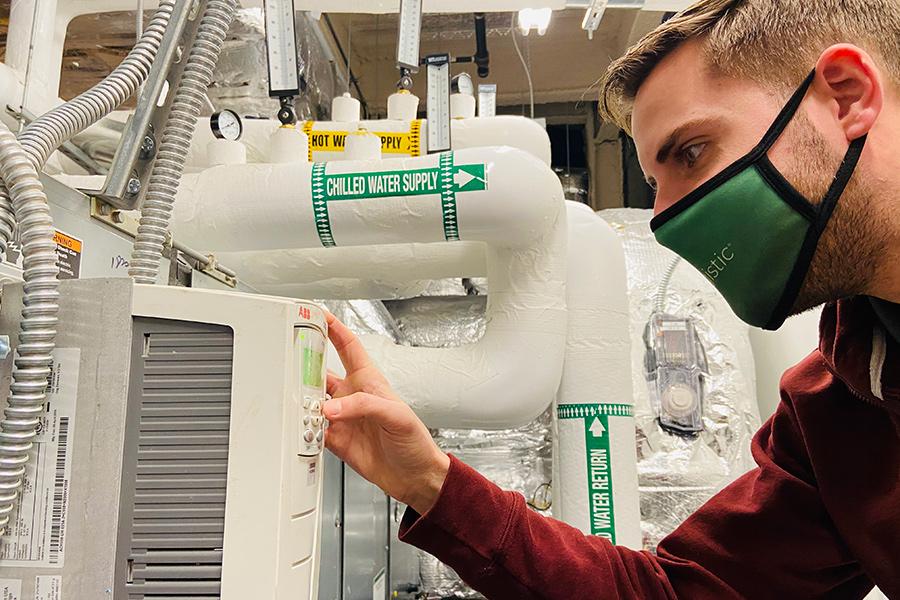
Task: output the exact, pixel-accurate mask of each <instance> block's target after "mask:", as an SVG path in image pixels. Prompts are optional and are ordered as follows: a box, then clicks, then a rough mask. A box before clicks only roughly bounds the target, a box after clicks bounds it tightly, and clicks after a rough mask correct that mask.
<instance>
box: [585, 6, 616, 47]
mask: <svg viewBox="0 0 900 600" xmlns="http://www.w3.org/2000/svg"><path fill="white" fill-rule="evenodd" d="M608 4H609V0H591V5H590V6H588V9H587V12H586V13H584V20H583V21H581V28H582V29H584V30H585V31H587V32H588V39H589V40H592V39H594V32H595V31H597V28H598V27H600V21H601V20H602V19H603V13H604V12H606V7H607V5H608Z"/></svg>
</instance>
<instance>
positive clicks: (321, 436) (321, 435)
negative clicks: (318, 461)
mask: <svg viewBox="0 0 900 600" xmlns="http://www.w3.org/2000/svg"><path fill="white" fill-rule="evenodd" d="M323 439H325V432H324V431H321V430H319V433H317V434H316V441H317V442H319V443H321V442H322V440H323Z"/></svg>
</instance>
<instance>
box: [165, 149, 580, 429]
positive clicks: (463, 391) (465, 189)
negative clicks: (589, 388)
mask: <svg viewBox="0 0 900 600" xmlns="http://www.w3.org/2000/svg"><path fill="white" fill-rule="evenodd" d="M435 173H436V175H435ZM413 174H418V176H417V177H415V178H413V177H412V175H413ZM313 177H315V178H316V182H315V185H313V182H312V181H311V179H312V178H313ZM404 182H406V183H404ZM383 185H388V186H389V187H390V186H394V185H396V186H399V188H395V187H392V188H391V189H394V192H393V193H395V194H401V195H393V196H391V195H386V196H384V197H380V198H379V197H374V198H373V197H372V196H373V193H372V192H375V191H377V190H379V189H382V187H381V186H383ZM416 186H418V188H417V187H416ZM422 186H424V187H426V188H427V190H425V191H426V192H427V193H423V189H422ZM429 186H430V187H429ZM364 188H365V189H364ZM313 191H315V193H316V194H317V198H316V199H315V204H314V198H313ZM353 193H356V194H357V195H358V199H348V198H347V196H348V195H352V194H353ZM182 194H183V195H184V196H185V197H184V198H183V201H181V200H180V201H179V202H178V203H177V204H176V212H175V214H174V215H173V222H172V229H173V232H174V233H175V237H176V238H177V239H179V240H183V241H184V242H186V243H188V244H199V245H202V246H203V247H205V248H208V249H210V250H221V249H224V248H230V249H236V250H241V249H242V250H264V249H278V248H319V247H321V246H322V245H323V244H324V245H329V246H330V245H332V244H334V245H336V246H356V247H357V248H356V249H355V250H356V251H357V253H358V255H359V256H366V255H367V254H370V253H371V252H372V247H373V246H381V245H384V244H400V243H411V242H412V243H416V242H417V243H436V244H437V245H446V241H447V240H448V239H457V238H458V239H459V240H462V241H469V242H482V243H483V244H484V246H485V248H486V249H485V255H486V265H487V274H488V277H489V279H490V282H491V283H490V285H491V293H490V295H489V297H488V307H487V311H488V323H489V324H488V327H487V330H486V332H485V334H484V336H483V337H482V339H481V340H479V341H478V342H476V343H475V344H470V345H466V346H462V347H459V348H449V349H434V348H407V347H400V346H396V345H394V344H393V343H392V341H391V340H388V339H387V338H381V337H378V336H366V337H365V338H364V339H363V341H364V343H365V344H366V346H367V348H368V349H369V350H370V352H371V354H372V357H373V359H374V360H375V361H376V363H377V364H378V365H379V367H380V368H382V369H383V370H384V372H385V374H386V375H387V377H388V379H389V380H390V381H391V382H392V384H393V385H394V386H395V388H396V389H397V391H398V393H399V394H400V395H401V397H403V398H404V399H406V401H407V402H409V404H410V405H411V406H412V407H413V409H415V410H416V411H417V413H418V414H419V415H420V416H421V417H422V419H423V420H424V421H425V423H426V424H428V425H429V426H431V427H475V426H477V427H481V428H507V427H514V426H518V425H521V424H524V423H527V422H528V421H530V420H532V419H534V418H535V417H536V416H537V415H539V414H540V413H541V412H542V411H543V410H544V409H546V407H547V404H548V401H549V400H550V399H552V398H553V396H554V395H555V393H556V391H557V389H558V387H559V381H560V376H561V373H562V362H563V355H564V349H565V339H566V309H565V278H566V269H565V262H566V256H565V252H566V250H565V248H566V246H565V244H566V218H565V211H564V210H563V206H564V204H563V195H562V188H561V185H560V183H559V180H558V178H557V177H556V176H555V175H554V174H553V172H552V171H551V170H550V169H548V168H547V167H546V166H545V165H543V164H542V163H541V162H540V161H539V160H537V159H536V158H534V157H533V156H531V155H530V154H527V153H525V152H522V151H520V150H514V149H511V148H481V149H471V150H461V151H458V152H452V153H446V154H443V155H435V156H429V157H423V158H418V159H395V160H382V161H371V162H349V161H348V162H336V163H330V164H328V165H317V166H315V167H308V168H307V167H305V166H304V165H296V166H291V167H285V166H278V165H265V166H263V165H259V166H254V165H246V166H241V167H229V168H227V169H224V168H214V169H209V170H207V171H205V172H203V173H200V174H197V175H190V176H185V179H184V182H183V186H182V190H181V192H180V195H182ZM412 194H417V195H412ZM253 198H262V199H265V200H264V201H262V202H252V201H249V199H253ZM314 209H315V210H314ZM344 258H346V256H345V257H344ZM395 268H396V270H397V272H398V273H400V272H403V270H404V269H405V268H407V265H403V264H399V265H395ZM357 276H358V277H366V276H367V274H366V273H365V272H362V271H360V272H358V273H357Z"/></svg>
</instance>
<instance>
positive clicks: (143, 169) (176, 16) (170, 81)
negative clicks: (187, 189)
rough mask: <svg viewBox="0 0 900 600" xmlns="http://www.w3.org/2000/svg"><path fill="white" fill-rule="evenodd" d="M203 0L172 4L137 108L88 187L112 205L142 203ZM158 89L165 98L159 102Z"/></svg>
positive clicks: (181, 0)
mask: <svg viewBox="0 0 900 600" xmlns="http://www.w3.org/2000/svg"><path fill="white" fill-rule="evenodd" d="M206 4H207V0H179V2H177V3H176V4H175V9H174V11H173V12H172V17H171V20H170V21H169V26H168V27H167V28H166V32H165V34H163V39H162V42H161V44H160V47H159V52H158V53H157V55H156V59H155V60H154V61H153V66H152V67H151V68H150V74H149V76H148V77H147V81H146V82H145V83H144V85H143V87H142V88H141V92H140V95H139V96H138V101H137V108H136V109H135V111H134V114H133V115H132V116H131V118H130V119H129V120H128V123H127V124H126V126H125V131H124V132H123V133H122V139H121V141H120V142H119V147H118V149H117V150H116V155H115V157H113V162H112V166H111V167H110V169H109V174H108V175H107V177H106V181H105V182H104V185H103V189H101V190H99V191H94V192H90V193H91V194H93V195H96V196H99V197H100V198H102V199H103V200H104V201H106V202H108V203H109V204H112V205H113V206H116V207H118V208H121V209H124V210H135V209H137V208H138V207H140V205H141V201H142V199H143V196H144V194H145V193H146V190H147V185H148V183H149V179H150V172H151V171H152V169H153V163H154V162H155V157H156V150H157V148H158V147H159V143H160V141H161V140H159V139H157V136H158V135H161V133H162V130H163V128H164V127H165V124H166V121H167V120H168V118H169V113H170V111H171V109H172V100H173V99H174V97H175V88H176V86H177V85H178V82H179V80H180V79H181V74H182V72H183V71H184V67H185V66H186V64H187V55H186V53H187V52H188V49H189V48H190V47H191V46H192V45H193V43H194V39H195V38H196V36H197V29H198V28H199V27H200V15H201V14H202V12H203V11H204V10H205V9H206ZM163 94H165V98H164V99H163V103H162V105H161V106H159V105H158V104H159V102H160V99H161V97H162V96H163Z"/></svg>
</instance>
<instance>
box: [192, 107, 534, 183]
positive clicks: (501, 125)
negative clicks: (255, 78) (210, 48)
mask: <svg viewBox="0 0 900 600" xmlns="http://www.w3.org/2000/svg"><path fill="white" fill-rule="evenodd" d="M278 127H279V123H278V122H277V121H270V120H265V119H246V120H245V121H244V132H243V135H242V136H241V141H242V142H243V143H244V144H246V145H247V147H248V150H249V153H248V155H249V156H248V158H249V160H250V162H261V161H262V162H265V161H266V160H267V158H266V157H267V156H268V153H267V152H266V148H268V144H269V139H270V137H271V135H272V133H273V132H274V131H275V130H276V129H278ZM297 127H298V128H300V129H301V130H302V131H304V132H305V133H306V134H307V135H308V136H309V137H310V140H309V141H310V149H311V150H312V153H311V155H308V156H306V157H305V160H310V158H311V159H312V160H313V161H315V162H328V161H331V160H343V159H344V158H345V157H344V140H345V138H346V136H347V134H348V133H350V132H353V131H357V130H358V129H365V130H367V131H371V132H372V133H375V134H376V135H380V136H381V137H382V158H402V157H416V156H421V155H424V154H425V153H426V152H425V142H426V140H427V139H428V123H427V121H425V120H424V119H423V120H415V121H399V120H387V119H385V120H377V121H376V120H370V121H355V122H338V121H305V122H303V123H298V124H297ZM450 127H451V131H452V137H451V139H452V141H453V149H454V150H463V149H466V148H482V147H485V146H495V145H497V144H498V143H502V144H503V145H505V146H511V147H513V148H519V149H520V150H524V151H526V152H528V153H530V154H532V155H534V156H536V157H537V158H539V159H540V160H541V161H542V162H543V163H544V164H547V165H549V164H550V158H551V152H550V138H549V137H548V136H547V132H546V130H545V129H544V128H543V127H541V126H540V125H539V124H538V123H536V122H534V121H532V120H531V119H526V118H525V117H519V116H515V115H501V116H497V117H488V118H472V119H453V120H452V121H451V123H450ZM213 139H214V137H213V134H212V132H211V131H210V129H209V126H208V124H207V123H206V121H205V120H204V123H202V124H199V125H198V127H197V133H196V134H195V135H194V141H193V142H192V145H191V153H190V156H189V157H188V161H187V166H188V167H189V170H198V169H205V168H207V167H209V166H210V162H209V159H208V158H207V155H206V144H207V143H209V142H211V141H212V140H213ZM254 157H257V160H254ZM298 158H299V157H298Z"/></svg>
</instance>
